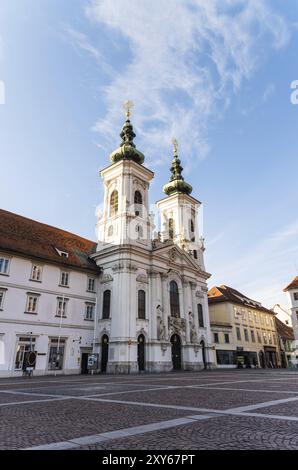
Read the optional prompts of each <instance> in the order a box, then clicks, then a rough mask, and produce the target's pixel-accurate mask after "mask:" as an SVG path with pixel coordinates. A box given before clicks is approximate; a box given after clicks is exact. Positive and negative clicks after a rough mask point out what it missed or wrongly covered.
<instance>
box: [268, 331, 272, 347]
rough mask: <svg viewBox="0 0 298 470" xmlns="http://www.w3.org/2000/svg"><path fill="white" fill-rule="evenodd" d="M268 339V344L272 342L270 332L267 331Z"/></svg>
mask: <svg viewBox="0 0 298 470" xmlns="http://www.w3.org/2000/svg"><path fill="white" fill-rule="evenodd" d="M268 341H269V344H272V336H271V333H268Z"/></svg>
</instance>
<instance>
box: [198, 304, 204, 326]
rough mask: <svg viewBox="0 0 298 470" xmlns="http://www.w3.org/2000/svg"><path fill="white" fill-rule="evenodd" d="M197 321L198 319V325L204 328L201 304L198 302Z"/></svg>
mask: <svg viewBox="0 0 298 470" xmlns="http://www.w3.org/2000/svg"><path fill="white" fill-rule="evenodd" d="M198 321H199V327H200V328H204V316H203V307H202V304H198Z"/></svg>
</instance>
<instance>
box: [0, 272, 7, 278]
mask: <svg viewBox="0 0 298 470" xmlns="http://www.w3.org/2000/svg"><path fill="white" fill-rule="evenodd" d="M0 276H7V277H8V276H9V274H7V273H0Z"/></svg>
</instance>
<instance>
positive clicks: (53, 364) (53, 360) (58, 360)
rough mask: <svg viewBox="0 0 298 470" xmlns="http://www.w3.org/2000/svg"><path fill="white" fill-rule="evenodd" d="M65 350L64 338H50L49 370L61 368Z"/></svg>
mask: <svg viewBox="0 0 298 470" xmlns="http://www.w3.org/2000/svg"><path fill="white" fill-rule="evenodd" d="M64 352H65V339H63V338H52V339H51V340H50V351H49V362H48V369H49V370H62V369H63V360H64Z"/></svg>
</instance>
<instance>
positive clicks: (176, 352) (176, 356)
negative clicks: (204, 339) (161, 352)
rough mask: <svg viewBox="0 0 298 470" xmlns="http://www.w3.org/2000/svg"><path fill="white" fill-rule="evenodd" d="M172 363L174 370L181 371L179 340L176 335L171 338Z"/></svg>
mask: <svg viewBox="0 0 298 470" xmlns="http://www.w3.org/2000/svg"><path fill="white" fill-rule="evenodd" d="M171 343H172V363H173V369H174V370H181V339H180V336H179V335H176V333H175V334H174V335H173V336H172V337H171Z"/></svg>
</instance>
